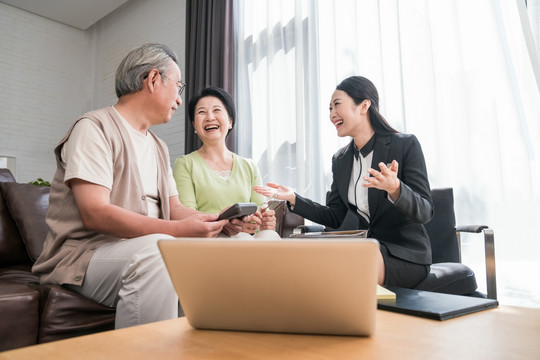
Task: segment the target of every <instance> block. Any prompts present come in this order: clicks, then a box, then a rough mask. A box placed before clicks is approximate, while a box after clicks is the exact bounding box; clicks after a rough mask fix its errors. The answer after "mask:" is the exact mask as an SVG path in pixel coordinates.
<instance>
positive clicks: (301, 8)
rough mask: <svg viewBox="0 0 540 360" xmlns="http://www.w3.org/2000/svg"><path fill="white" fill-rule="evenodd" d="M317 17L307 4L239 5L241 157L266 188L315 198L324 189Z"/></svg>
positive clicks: (285, 0) (281, 0) (278, 0)
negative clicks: (256, 171) (280, 188)
mask: <svg viewBox="0 0 540 360" xmlns="http://www.w3.org/2000/svg"><path fill="white" fill-rule="evenodd" d="M316 11H317V7H316V3H315V2H313V1H308V0H294V1H291V0H275V1H266V0H263V1H260V0H254V1H235V14H236V19H235V23H236V26H237V29H236V31H237V37H236V39H237V44H236V47H237V49H236V52H235V53H236V59H235V60H236V69H237V72H236V74H237V76H236V99H237V101H236V103H237V110H238V123H237V124H238V125H237V135H238V137H237V142H238V144H237V149H238V153H239V154H240V155H243V156H247V157H251V158H252V159H253V160H255V162H256V163H257V164H258V166H259V169H260V171H261V174H262V177H263V181H264V182H267V181H274V182H278V183H282V184H285V185H288V186H290V187H292V188H294V189H296V190H297V191H298V192H300V193H302V194H305V195H307V196H311V197H317V196H318V195H320V194H322V193H323V192H324V187H325V182H324V178H323V176H324V175H323V174H325V172H324V171H323V166H324V163H323V162H322V161H321V159H322V158H323V157H324V153H323V151H322V149H321V148H320V144H321V143H323V134H322V132H321V129H320V126H319V125H320V119H321V116H322V115H321V114H320V110H319V106H318V103H319V100H320V96H319V89H320V85H319V76H318V73H319V66H318V62H319V54H318V48H317V47H318V41H317V29H316V21H317V13H316ZM328 135H329V134H328ZM319 199H321V198H320V196H319Z"/></svg>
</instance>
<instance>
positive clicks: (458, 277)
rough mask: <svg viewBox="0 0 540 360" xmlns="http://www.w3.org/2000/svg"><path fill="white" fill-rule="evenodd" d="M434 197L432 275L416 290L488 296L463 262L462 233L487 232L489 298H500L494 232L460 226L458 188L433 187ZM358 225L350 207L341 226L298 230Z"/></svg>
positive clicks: (430, 233) (318, 228) (429, 226)
mask: <svg viewBox="0 0 540 360" xmlns="http://www.w3.org/2000/svg"><path fill="white" fill-rule="evenodd" d="M431 198H432V201H433V207H434V209H435V213H434V215H433V218H432V219H431V220H430V221H429V222H428V223H427V224H425V225H424V226H425V228H426V231H427V233H428V236H429V238H430V241H431V251H432V260H433V264H432V265H431V270H430V272H429V274H428V276H427V277H426V278H425V279H424V280H423V281H422V282H420V283H419V284H418V285H417V286H416V287H415V289H417V290H426V291H433V292H440V293H446V294H454V295H468V296H477V297H486V294H483V293H481V292H479V291H478V290H477V288H478V285H477V283H476V277H475V274H474V272H473V271H472V270H471V269H470V268H469V267H468V266H467V265H465V264H463V263H462V262H461V241H460V234H461V233H462V232H467V233H483V235H484V247H485V265H486V278H487V297H488V298H490V299H497V284H496V272H495V244H494V233H493V230H492V229H490V228H489V227H488V226H486V225H467V226H458V227H456V217H455V212H454V191H453V189H452V188H438V189H432V190H431ZM357 226H358V219H357V217H356V215H355V214H354V213H353V212H352V211H350V210H349V212H348V213H347V215H346V217H345V219H344V220H343V223H342V224H341V226H340V227H339V228H338V229H330V228H326V229H325V228H324V227H323V226H321V225H312V226H300V227H298V228H297V229H296V230H295V232H296V233H301V232H305V231H308V232H312V231H323V230H326V231H336V230H338V231H339V230H352V229H356V228H357Z"/></svg>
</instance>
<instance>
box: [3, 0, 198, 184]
mask: <svg viewBox="0 0 540 360" xmlns="http://www.w3.org/2000/svg"><path fill="white" fill-rule="evenodd" d="M184 29H185V0H152V1H148V0H131V1H128V2H127V3H126V4H124V5H123V6H121V7H120V8H118V9H117V10H115V11H114V12H112V13H111V14H109V15H108V16H107V17H105V18H103V19H102V20H100V21H99V22H98V23H96V24H95V25H93V26H92V27H90V28H89V29H88V30H86V31H82V30H78V29H75V28H72V27H70V26H67V25H63V24H60V23H57V22H55V21H52V20H49V19H46V18H43V17H40V16H37V15H34V14H32V13H29V12H26V11H23V10H19V9H17V8H14V7H12V6H9V5H6V4H4V3H0V77H1V82H0V83H1V85H0V156H12V157H15V158H16V161H17V173H16V174H15V176H16V178H17V180H18V181H20V182H27V181H31V180H34V179H36V178H38V177H41V178H44V179H46V180H50V179H52V177H53V174H54V171H55V168H56V164H55V160H54V156H53V152H52V151H53V148H54V146H55V145H56V143H57V142H58V141H59V140H60V138H61V137H62V135H63V134H64V133H65V131H66V130H67V128H68V127H69V125H70V124H71V123H72V122H73V121H74V120H75V119H76V118H77V117H78V116H79V115H80V114H82V113H84V112H86V111H89V110H92V109H94V108H98V107H103V106H107V105H112V104H114V103H115V102H116V96H115V94H114V72H115V71H116V67H117V66H118V63H119V62H120V60H121V59H122V57H123V56H124V55H125V54H126V53H127V51H129V50H130V49H131V48H133V47H135V46H138V45H140V44H142V43H144V42H150V41H151V42H162V43H165V44H167V45H169V46H170V47H171V48H172V49H173V50H174V51H175V52H176V53H177V55H178V57H179V62H180V69H181V70H182V71H183V70H184V68H185V30H184ZM183 76H184V79H186V81H189V80H187V79H188V78H189V77H186V76H185V74H183ZM183 110H184V109H183V108H182V109H181V111H178V112H177V113H176V114H175V115H174V117H173V119H172V121H171V122H170V123H168V124H164V125H160V126H157V127H155V128H154V131H155V132H156V133H157V134H158V136H160V137H161V138H162V139H163V140H165V141H166V142H167V144H168V145H169V150H170V152H171V160H173V161H174V159H175V158H176V157H177V156H179V155H180V154H182V153H183V150H184V145H183V144H184V111H183Z"/></svg>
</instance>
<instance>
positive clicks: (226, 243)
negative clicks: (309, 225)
mask: <svg viewBox="0 0 540 360" xmlns="http://www.w3.org/2000/svg"><path fill="white" fill-rule="evenodd" d="M158 246H159V249H160V251H161V253H162V255H163V259H164V261H165V264H166V266H167V269H168V271H169V274H170V276H171V280H172V282H173V285H174V287H175V289H176V292H177V294H178V298H179V300H180V303H181V305H182V309H183V310H184V313H185V315H186V318H187V320H188V322H189V323H190V324H191V326H193V327H194V328H196V329H213V330H237V331H257V332H279V333H301V334H331V335H360V336H369V335H371V334H373V332H374V329H375V314H376V310H377V299H376V289H377V253H378V251H379V244H378V242H377V241H376V240H372V239H358V238H351V239H331V240H325V239H282V240H261V239H249V240H240V239H223V238H220V239H204V238H179V239H176V240H160V241H159V242H158Z"/></svg>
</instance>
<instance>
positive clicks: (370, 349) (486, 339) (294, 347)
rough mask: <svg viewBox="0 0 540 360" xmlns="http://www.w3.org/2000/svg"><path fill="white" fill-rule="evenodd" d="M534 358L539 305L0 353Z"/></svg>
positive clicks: (145, 335) (150, 330) (381, 315)
mask: <svg viewBox="0 0 540 360" xmlns="http://www.w3.org/2000/svg"><path fill="white" fill-rule="evenodd" d="M254 358H256V359H452V360H454V359H505V360H507V359H540V309H527V308H517V307H499V308H496V309H492V310H486V311H482V312H479V313H475V314H470V315H466V316H462V317H458V318H455V319H450V320H446V321H437V320H429V319H423V318H419V317H415V316H410V315H402V314H396V313H392V312H388V311H382V310H378V311H377V326H376V330H375V335H373V336H371V337H349V336H321V335H292V334H268V333H247V332H232V331H209V330H195V329H193V328H192V327H191V326H190V325H189V323H188V322H187V320H186V318H179V319H174V320H167V321H161V322H156V323H152V324H146V325H141V326H136V327H131V328H127V329H122V330H115V331H107V332H102V333H98V334H93V335H87V336H81V337H77V338H72V339H67V340H61V341H56V342H52V343H47V344H40V345H34V346H29V347H25V348H21V349H16V350H11V351H6V352H2V353H0V359H2V360H3V359H36V360H48V359H51V360H53V359H54V360H61V359H126V360H127V359H129V360H132V359H254Z"/></svg>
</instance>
